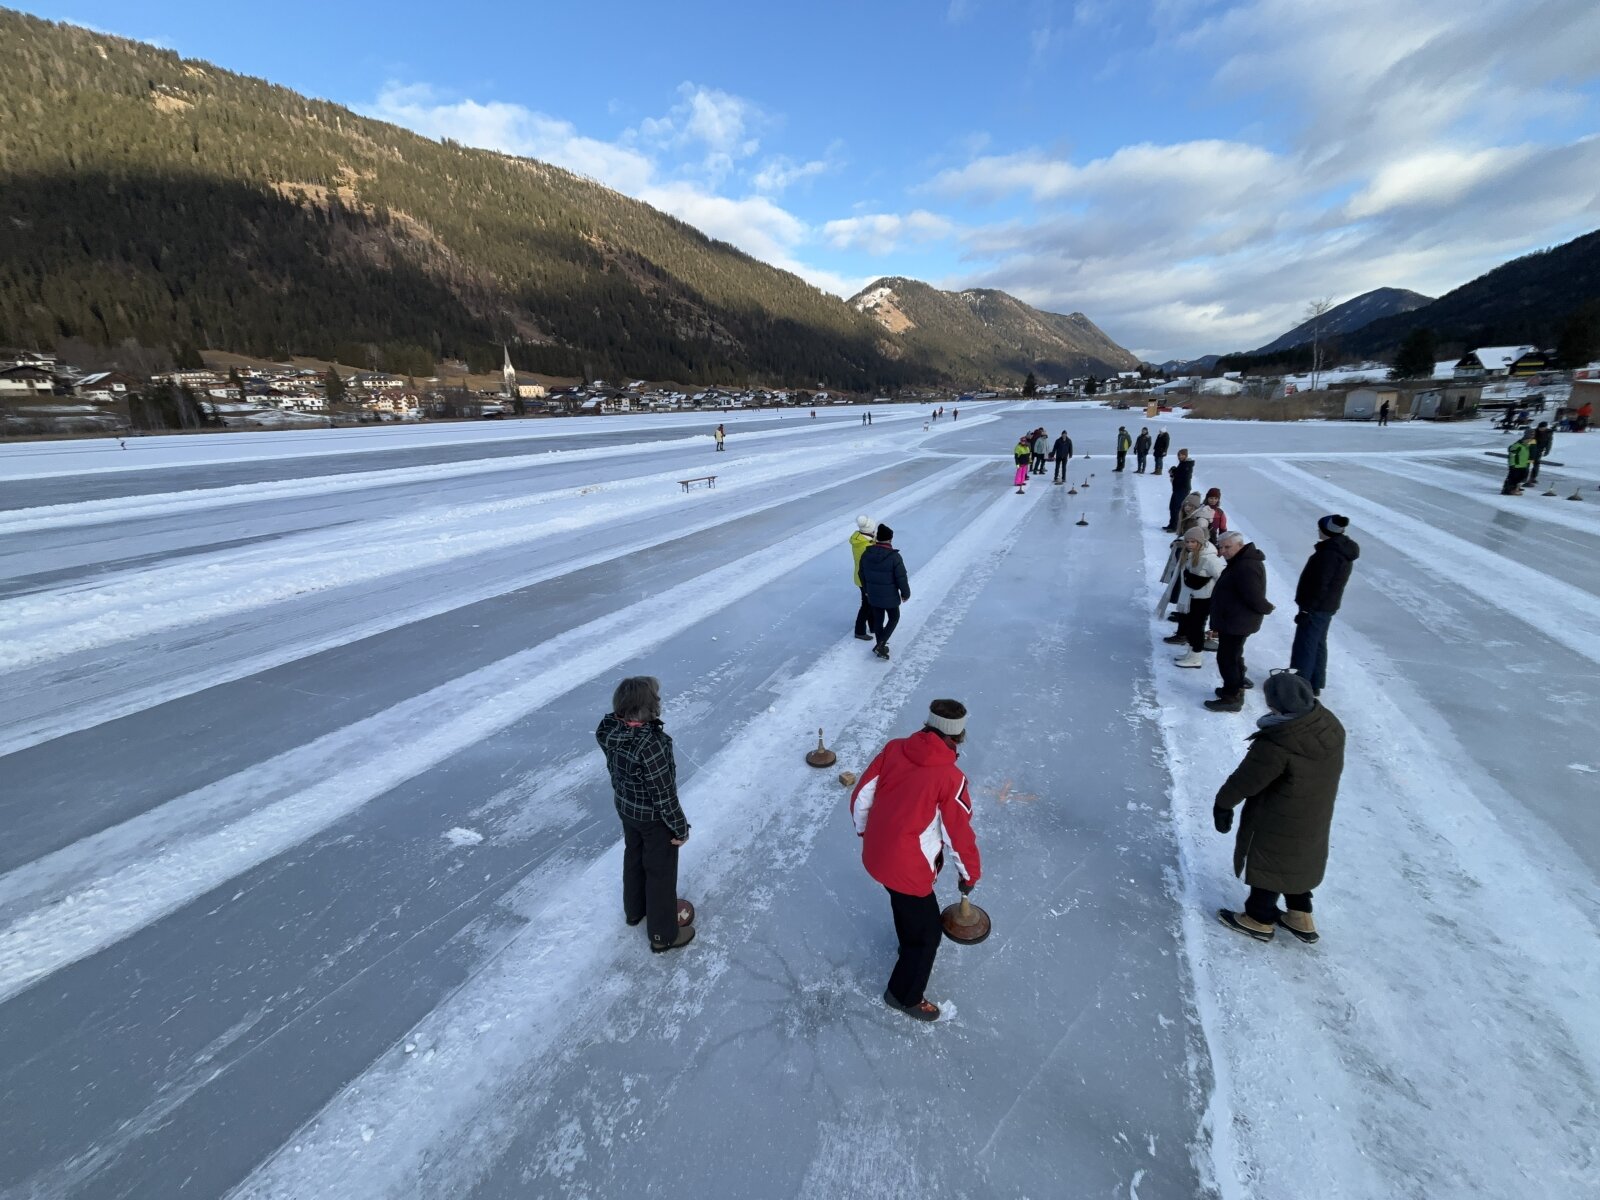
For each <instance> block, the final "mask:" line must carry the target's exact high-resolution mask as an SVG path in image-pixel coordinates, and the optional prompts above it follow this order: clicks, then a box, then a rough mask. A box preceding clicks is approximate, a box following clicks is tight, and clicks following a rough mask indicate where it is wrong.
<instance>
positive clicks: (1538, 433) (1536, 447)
mask: <svg viewBox="0 0 1600 1200" xmlns="http://www.w3.org/2000/svg"><path fill="white" fill-rule="evenodd" d="M1555 442H1556V435H1555V431H1554V430H1553V429H1551V428H1550V422H1549V421H1540V422H1539V427H1538V428H1537V429H1535V430H1534V431H1533V464H1532V469H1531V470H1529V472H1528V482H1529V483H1538V482H1539V464H1540V463H1542V462H1543V461H1544V460H1545V459H1546V458H1547V457H1548V456H1549V454H1550V448H1551V447H1552V446H1554V445H1555Z"/></svg>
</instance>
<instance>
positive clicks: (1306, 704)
mask: <svg viewBox="0 0 1600 1200" xmlns="http://www.w3.org/2000/svg"><path fill="white" fill-rule="evenodd" d="M1261 694H1262V695H1263V696H1264V697H1266V701H1267V705H1268V706H1269V707H1270V708H1271V709H1272V710H1273V711H1274V712H1281V713H1282V714H1283V715H1284V716H1286V717H1299V716H1304V715H1305V714H1306V713H1308V712H1310V711H1311V710H1312V709H1313V708H1315V707H1316V706H1317V698H1316V697H1315V696H1314V695H1312V693H1311V685H1310V684H1309V683H1307V682H1306V678H1305V676H1304V675H1297V674H1295V673H1294V672H1293V671H1275V672H1273V673H1272V674H1271V675H1268V676H1267V682H1266V683H1265V684H1263V685H1262V688H1261Z"/></svg>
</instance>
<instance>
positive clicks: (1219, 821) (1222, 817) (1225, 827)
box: [1211, 804, 1233, 833]
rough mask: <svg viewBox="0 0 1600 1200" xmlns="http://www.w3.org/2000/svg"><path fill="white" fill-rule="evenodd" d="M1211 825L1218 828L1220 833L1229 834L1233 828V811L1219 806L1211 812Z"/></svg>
mask: <svg viewBox="0 0 1600 1200" xmlns="http://www.w3.org/2000/svg"><path fill="white" fill-rule="evenodd" d="M1211 823H1212V824H1213V825H1215V826H1216V827H1217V832H1218V833H1227V832H1228V831H1229V830H1231V829H1232V828H1233V809H1231V808H1223V807H1222V806H1221V805H1220V804H1219V805H1217V807H1215V808H1213V809H1212V810H1211Z"/></svg>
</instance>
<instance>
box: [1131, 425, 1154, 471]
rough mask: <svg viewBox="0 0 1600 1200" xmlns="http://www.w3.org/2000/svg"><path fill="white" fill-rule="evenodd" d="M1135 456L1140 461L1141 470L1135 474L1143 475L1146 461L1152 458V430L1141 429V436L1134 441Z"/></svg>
mask: <svg viewBox="0 0 1600 1200" xmlns="http://www.w3.org/2000/svg"><path fill="white" fill-rule="evenodd" d="M1133 456H1134V458H1136V459H1138V460H1139V469H1138V471H1137V472H1135V474H1138V475H1143V474H1144V467H1145V460H1146V459H1147V458H1149V457H1150V430H1149V429H1140V430H1139V436H1138V437H1136V438H1134V439H1133Z"/></svg>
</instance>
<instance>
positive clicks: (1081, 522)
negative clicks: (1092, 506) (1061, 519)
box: [1073, 513, 1089, 525]
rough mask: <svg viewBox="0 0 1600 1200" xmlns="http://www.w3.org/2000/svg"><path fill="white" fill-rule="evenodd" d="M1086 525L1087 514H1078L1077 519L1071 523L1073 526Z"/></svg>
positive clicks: (1087, 520)
mask: <svg viewBox="0 0 1600 1200" xmlns="http://www.w3.org/2000/svg"><path fill="white" fill-rule="evenodd" d="M1088 523H1089V514H1088V513H1079V514H1078V519H1077V520H1076V521H1074V522H1073V524H1075V525H1087V524H1088Z"/></svg>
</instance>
